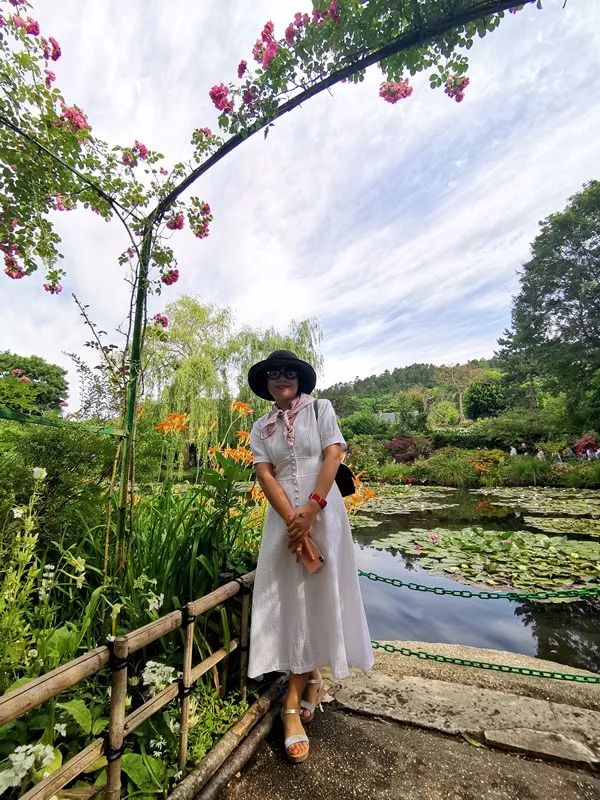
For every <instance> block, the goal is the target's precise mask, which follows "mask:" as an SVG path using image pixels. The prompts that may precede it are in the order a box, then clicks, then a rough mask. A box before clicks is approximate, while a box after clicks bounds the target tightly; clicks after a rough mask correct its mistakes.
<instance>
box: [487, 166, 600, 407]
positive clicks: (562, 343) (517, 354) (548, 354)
mask: <svg viewBox="0 0 600 800" xmlns="http://www.w3.org/2000/svg"><path fill="white" fill-rule="evenodd" d="M520 283H521V286H520V291H519V294H518V295H517V297H516V299H515V301H514V306H513V311H512V327H511V329H510V331H506V333H505V336H504V338H503V339H501V340H500V345H501V347H502V350H501V355H502V356H503V357H504V358H505V359H507V360H508V362H509V363H511V364H512V365H514V367H515V372H522V373H524V375H526V374H527V373H529V377H531V375H538V376H540V377H541V378H543V379H544V380H546V381H548V382H549V383H550V384H551V385H553V386H554V387H555V388H557V389H562V390H566V391H568V392H569V394H570V395H571V396H572V397H573V398H578V397H579V396H580V395H581V394H582V393H583V392H585V390H586V387H587V385H588V384H589V381H590V380H591V378H592V376H593V375H594V373H595V371H596V370H598V369H599V368H600V311H599V309H600V183H599V182H598V181H591V182H590V183H588V184H586V185H585V186H584V188H583V189H582V191H581V192H579V193H578V194H576V195H574V196H573V197H571V198H570V200H569V204H568V205H567V207H566V208H565V209H564V211H561V212H559V213H556V214H551V215H550V216H549V217H548V218H547V219H545V220H544V221H543V222H542V223H541V231H540V233H539V235H538V236H537V237H536V239H535V241H534V242H533V245H532V257H531V259H530V261H528V262H527V263H526V264H524V265H523V272H522V274H521V278H520ZM522 377H523V376H522ZM575 404H577V402H576V403H575Z"/></svg>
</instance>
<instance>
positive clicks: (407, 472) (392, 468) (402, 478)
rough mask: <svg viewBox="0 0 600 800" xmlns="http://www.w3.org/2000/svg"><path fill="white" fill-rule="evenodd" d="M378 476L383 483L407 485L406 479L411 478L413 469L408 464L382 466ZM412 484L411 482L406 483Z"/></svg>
mask: <svg viewBox="0 0 600 800" xmlns="http://www.w3.org/2000/svg"><path fill="white" fill-rule="evenodd" d="M379 476H380V478H381V480H382V481H384V482H385V483H396V484H397V483H407V478H413V480H414V475H413V469H412V465H410V464H395V463H391V464H384V465H383V466H382V467H381V468H380V472H379ZM408 482H410V483H412V481H408Z"/></svg>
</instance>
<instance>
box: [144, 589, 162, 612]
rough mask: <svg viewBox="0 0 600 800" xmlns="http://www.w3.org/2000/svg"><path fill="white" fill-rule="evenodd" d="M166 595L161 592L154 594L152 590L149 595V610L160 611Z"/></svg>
mask: <svg viewBox="0 0 600 800" xmlns="http://www.w3.org/2000/svg"><path fill="white" fill-rule="evenodd" d="M164 599H165V596H164V594H163V593H162V592H161V593H160V594H154V592H150V593H149V595H148V611H159V610H160V608H161V606H162V604H163V602H164Z"/></svg>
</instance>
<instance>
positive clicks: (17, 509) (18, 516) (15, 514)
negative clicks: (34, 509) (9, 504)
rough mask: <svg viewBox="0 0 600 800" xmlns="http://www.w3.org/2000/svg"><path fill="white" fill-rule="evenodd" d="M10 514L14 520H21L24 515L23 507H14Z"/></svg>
mask: <svg viewBox="0 0 600 800" xmlns="http://www.w3.org/2000/svg"><path fill="white" fill-rule="evenodd" d="M12 512H13V517H14V518H15V519H21V517H22V516H23V514H24V513H25V509H24V508H23V506H15V507H14V508H13V510H12Z"/></svg>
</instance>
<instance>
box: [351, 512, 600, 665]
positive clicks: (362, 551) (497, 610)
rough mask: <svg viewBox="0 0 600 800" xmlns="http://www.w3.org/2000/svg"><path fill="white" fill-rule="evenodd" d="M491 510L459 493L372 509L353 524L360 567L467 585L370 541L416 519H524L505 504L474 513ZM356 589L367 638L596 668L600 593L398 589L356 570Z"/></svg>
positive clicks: (423, 524) (418, 522) (420, 524)
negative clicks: (532, 595) (367, 519)
mask: <svg viewBox="0 0 600 800" xmlns="http://www.w3.org/2000/svg"><path fill="white" fill-rule="evenodd" d="M476 504H479V507H478V508H476V507H475V506H476ZM489 511H490V509H489V508H488V506H487V504H482V498H481V496H479V497H466V498H465V497H464V496H463V497H462V498H461V502H460V504H459V505H458V506H455V507H453V508H447V509H439V510H437V511H434V512H431V511H428V512H412V513H410V514H393V515H389V514H388V515H377V513H373V514H372V515H371V516H372V517H373V518H374V519H377V520H381V524H380V525H379V526H378V527H376V528H363V529H359V530H356V531H355V549H356V559H357V565H358V568H359V569H361V570H364V571H366V572H376V573H377V574H379V575H384V576H387V577H392V578H400V579H401V580H404V581H414V582H415V583H421V584H425V585H428V586H442V587H444V588H449V589H465V588H468V587H466V586H465V585H464V584H461V583H457V582H456V581H453V580H452V579H450V578H448V577H443V576H437V575H433V574H431V573H429V572H426V571H425V570H422V569H420V568H419V566H418V564H419V558H418V557H416V556H410V555H403V554H400V553H397V552H395V551H393V552H387V551H384V550H379V549H375V548H372V547H369V544H370V543H371V542H372V541H374V540H375V539H381V538H383V537H384V536H386V535H387V534H389V533H394V532H396V531H398V530H408V529H410V528H414V527H416V528H428V527H431V528H433V527H436V526H441V527H449V528H450V527H464V525H465V524H469V523H470V524H471V525H473V524H483V525H485V527H486V529H490V528H494V527H496V526H497V527H498V528H502V529H507V528H508V529H511V530H515V529H519V528H521V527H522V522H521V521H520V517H519V516H518V512H515V511H513V510H511V509H506V508H503V509H502V513H501V515H497V514H496V513H495V512H493V511H492V513H491V514H489V516H488V518H487V519H486V520H485V522H484V521H483V520H481V519H475V520H474V519H473V516H476V517H481V516H487V514H488V513H489ZM461 523H462V524H461ZM361 590H362V593H363V598H364V601H365V608H366V612H367V618H368V621H369V629H370V632H371V636H372V638H373V639H403V640H417V641H424V642H445V643H449V644H464V645H470V646H473V647H490V648H494V649H497V650H507V651H509V652H514V653H523V654H525V655H533V656H537V657H539V658H545V659H549V660H551V661H557V662H559V663H562V664H565V665H568V666H572V667H580V668H583V669H590V670H593V671H600V599H589V600H584V601H579V602H576V603H539V602H537V603H536V602H525V601H522V602H514V601H510V600H480V599H476V598H460V597H451V596H446V595H442V596H439V595H434V594H431V593H425V592H418V591H411V590H409V589H406V588H402V589H398V588H396V587H394V586H389V585H388V584H384V583H379V582H374V581H370V580H368V579H366V578H361ZM474 591H478V589H476V588H474Z"/></svg>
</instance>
